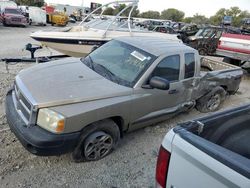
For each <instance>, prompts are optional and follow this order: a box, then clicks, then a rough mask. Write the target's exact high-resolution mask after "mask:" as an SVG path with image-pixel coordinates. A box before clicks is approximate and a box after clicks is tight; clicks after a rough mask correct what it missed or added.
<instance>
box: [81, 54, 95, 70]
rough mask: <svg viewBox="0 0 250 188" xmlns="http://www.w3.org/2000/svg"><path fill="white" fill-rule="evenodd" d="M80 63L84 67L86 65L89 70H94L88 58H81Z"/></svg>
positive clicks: (91, 61) (90, 59)
mask: <svg viewBox="0 0 250 188" xmlns="http://www.w3.org/2000/svg"><path fill="white" fill-rule="evenodd" d="M81 62H83V63H84V64H85V65H87V66H88V67H89V68H91V69H92V70H94V65H93V64H94V63H93V60H92V58H91V57H90V56H87V57H85V58H84V57H83V58H81Z"/></svg>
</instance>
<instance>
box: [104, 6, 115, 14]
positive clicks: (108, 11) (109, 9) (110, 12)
mask: <svg viewBox="0 0 250 188" xmlns="http://www.w3.org/2000/svg"><path fill="white" fill-rule="evenodd" d="M103 14H104V15H114V9H113V8H112V7H108V8H106V9H105V10H104V12H103Z"/></svg>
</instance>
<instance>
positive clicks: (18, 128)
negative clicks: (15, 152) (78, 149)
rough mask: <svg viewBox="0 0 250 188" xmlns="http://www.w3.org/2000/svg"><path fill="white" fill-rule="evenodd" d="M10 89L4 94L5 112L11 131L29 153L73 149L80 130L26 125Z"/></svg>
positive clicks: (55, 152)
mask: <svg viewBox="0 0 250 188" xmlns="http://www.w3.org/2000/svg"><path fill="white" fill-rule="evenodd" d="M11 93H12V90H10V91H9V92H8V93H7V95H6V102H5V112H6V118H7V122H8V124H9V126H10V129H11V131H12V132H13V133H14V134H15V135H16V137H17V138H18V139H19V140H20V142H21V143H22V145H23V146H24V147H25V148H26V149H27V150H28V151H29V152H31V153H33V154H35V155H40V156H49V155H60V154H64V153H67V152H70V151H73V149H74V148H75V146H76V144H77V142H78V141H79V138H80V132H76V133H70V134H54V133H50V132H48V131H46V130H44V129H42V128H41V127H39V126H37V125H32V126H27V125H25V123H24V121H23V120H22V119H21V117H20V116H19V114H18V112H17V111H16V109H15V106H14V102H13V99H12V94H11Z"/></svg>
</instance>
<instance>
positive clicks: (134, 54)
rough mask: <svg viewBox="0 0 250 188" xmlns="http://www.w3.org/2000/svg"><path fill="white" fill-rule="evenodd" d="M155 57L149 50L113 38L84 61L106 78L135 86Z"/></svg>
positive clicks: (128, 85)
mask: <svg viewBox="0 0 250 188" xmlns="http://www.w3.org/2000/svg"><path fill="white" fill-rule="evenodd" d="M155 59H156V57H155V56H154V55H152V54H150V53H148V52H145V51H143V50H141V49H138V48H136V47H134V46H131V45H129V44H127V43H124V42H120V41H117V40H112V41H110V42H108V43H106V44H104V45H103V46H101V47H100V48H98V49H96V50H95V51H93V52H92V53H91V54H90V55H88V56H87V57H86V58H84V59H82V61H83V62H84V63H85V64H86V65H87V66H88V67H90V68H92V69H93V70H94V71H95V72H97V73H98V74H100V75H102V76H104V77H105V78H107V79H109V80H111V81H113V82H115V83H118V84H120V85H124V86H127V87H133V86H134V84H135V83H136V81H137V80H138V79H139V77H140V76H141V74H142V73H143V72H144V71H145V70H146V69H147V67H148V66H149V65H150V64H151V63H152V62H153V61H154V60H155Z"/></svg>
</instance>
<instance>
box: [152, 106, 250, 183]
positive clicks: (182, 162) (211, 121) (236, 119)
mask: <svg viewBox="0 0 250 188" xmlns="http://www.w3.org/2000/svg"><path fill="white" fill-rule="evenodd" d="M249 113H250V105H246V106H242V107H238V108H235V109H232V110H227V111H224V112H220V113H217V114H213V115H210V116H207V117H204V118H200V119H197V120H192V121H189V122H186V123H181V124H179V126H177V127H175V128H173V129H171V130H170V131H169V132H168V133H167V135H166V136H165V137H164V139H163V142H162V145H161V147H160V151H159V155H158V161H157V167H156V187H162V188H165V187H167V188H171V187H179V188H183V187H185V188H189V187H192V188H196V187H197V188H200V187H203V188H210V187H216V188H228V187H241V188H249V187H250V147H249V142H250V116H249Z"/></svg>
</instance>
